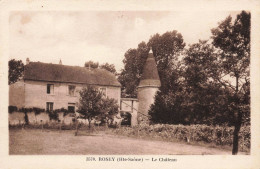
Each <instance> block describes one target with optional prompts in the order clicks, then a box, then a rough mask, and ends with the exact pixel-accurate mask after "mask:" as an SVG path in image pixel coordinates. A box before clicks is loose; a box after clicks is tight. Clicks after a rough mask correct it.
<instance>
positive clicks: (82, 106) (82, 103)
mask: <svg viewBox="0 0 260 169" xmlns="http://www.w3.org/2000/svg"><path fill="white" fill-rule="evenodd" d="M79 94H80V99H79V108H78V112H79V113H80V115H81V116H82V118H84V119H88V122H89V128H90V127H91V125H90V123H91V121H92V120H93V119H94V118H95V117H96V116H98V115H100V114H101V110H102V109H101V102H102V96H103V94H102V93H101V92H100V91H99V90H98V89H97V88H95V87H93V86H87V87H85V88H82V90H81V91H80V92H79Z"/></svg>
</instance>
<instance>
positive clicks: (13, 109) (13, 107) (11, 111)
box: [8, 106, 18, 113]
mask: <svg viewBox="0 0 260 169" xmlns="http://www.w3.org/2000/svg"><path fill="white" fill-rule="evenodd" d="M17 110H18V109H17V107H16V106H8V112H9V113H13V112H15V111H17Z"/></svg>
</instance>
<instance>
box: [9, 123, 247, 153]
mask: <svg viewBox="0 0 260 169" xmlns="http://www.w3.org/2000/svg"><path fill="white" fill-rule="evenodd" d="M14 128H25V129H42V130H45V129H50V130H60V131H61V130H75V131H76V123H73V124H70V125H65V124H61V123H55V122H53V123H47V124H34V125H26V126H22V125H20V126H19V125H17V126H10V129H14ZM82 131H84V132H88V133H90V134H91V133H92V134H93V133H100V132H104V133H106V134H114V135H119V136H128V137H134V138H144V139H148V140H163V141H170V142H187V143H191V144H194V145H201V144H202V145H205V146H213V147H221V148H227V149H231V147H232V143H233V137H232V136H233V132H234V128H233V127H228V126H207V125H189V126H185V125H169V124H155V125H139V126H135V127H125V126H122V127H116V126H109V127H107V126H95V125H93V126H92V127H91V128H89V126H88V125H86V124H81V125H80V127H79V134H78V135H80V133H82ZM250 138H251V135H250V127H249V126H243V127H241V131H240V134H239V149H240V151H243V152H247V153H249V152H250V144H251V143H250Z"/></svg>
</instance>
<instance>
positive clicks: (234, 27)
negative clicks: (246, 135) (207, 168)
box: [211, 11, 251, 154]
mask: <svg viewBox="0 0 260 169" xmlns="http://www.w3.org/2000/svg"><path fill="white" fill-rule="evenodd" d="M250 18H251V14H250V13H247V12H245V11H242V12H241V13H240V14H239V15H237V17H236V19H235V21H234V22H232V18H231V16H229V17H227V18H226V19H225V20H224V21H222V22H221V23H219V25H218V27H217V28H214V29H212V30H211V32H212V40H213V42H212V44H213V45H214V46H215V47H216V48H218V49H219V57H218V63H217V64H215V66H216V67H217V66H218V67H220V68H221V69H219V70H218V72H217V73H215V76H213V78H214V79H215V80H216V81H218V82H219V83H220V84H222V86H223V87H225V88H226V89H228V90H230V91H231V94H232V98H231V100H232V101H231V103H230V104H229V109H231V110H232V111H233V114H234V116H233V117H234V127H235V129H234V134H233V149H232V154H237V152H238V134H239V130H240V127H241V124H242V121H243V116H244V115H245V114H246V113H247V114H248V112H249V111H250V78H249V64H250V25H251V21H250ZM223 76H229V77H230V78H234V79H235V80H234V81H235V84H232V83H229V82H228V81H227V80H224V79H223V78H221V77H223Z"/></svg>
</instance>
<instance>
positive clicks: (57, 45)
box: [9, 11, 240, 72]
mask: <svg viewBox="0 0 260 169" xmlns="http://www.w3.org/2000/svg"><path fill="white" fill-rule="evenodd" d="M238 13H240V11H216V12H214V11H207V12H205V11H204V12H173V11H57V12H54V11H50V12H48V11H44V12H37V11H27V12H25V11H16V12H11V13H10V16H9V35H10V36H9V37H10V42H9V43H10V59H17V60H22V61H23V62H24V63H25V61H26V58H29V59H30V61H34V62H37V61H39V62H45V63H53V64H58V63H59V61H60V60H61V61H62V64H64V65H77V66H84V63H85V62H86V61H89V60H92V61H95V62H99V63H100V64H103V63H106V62H107V63H110V64H114V65H115V67H116V69H117V71H118V72H119V71H120V70H121V69H123V66H124V65H123V59H124V54H125V52H126V51H127V50H128V49H130V48H137V46H138V44H139V43H140V42H142V41H145V42H148V40H149V39H150V37H151V36H152V35H154V34H156V33H159V34H163V33H165V32H167V31H173V30H177V31H178V32H179V33H181V34H182V36H183V38H184V42H185V43H186V44H187V45H188V44H192V43H196V42H198V41H199V39H201V40H207V39H209V38H210V36H211V32H210V30H211V29H212V28H214V27H217V25H218V23H219V22H221V21H223V20H224V19H225V18H226V17H227V16H229V15H231V16H232V18H235V16H236V15H237V14H238Z"/></svg>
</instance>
